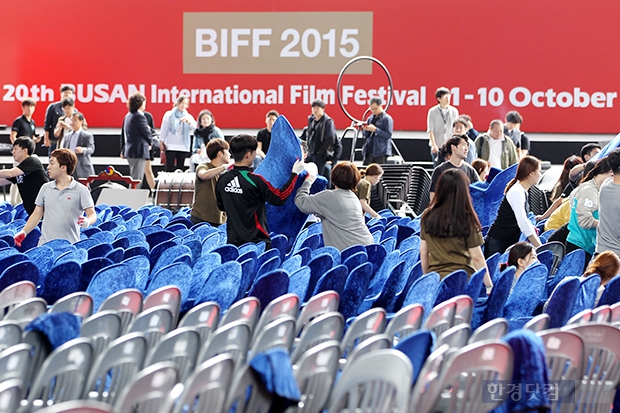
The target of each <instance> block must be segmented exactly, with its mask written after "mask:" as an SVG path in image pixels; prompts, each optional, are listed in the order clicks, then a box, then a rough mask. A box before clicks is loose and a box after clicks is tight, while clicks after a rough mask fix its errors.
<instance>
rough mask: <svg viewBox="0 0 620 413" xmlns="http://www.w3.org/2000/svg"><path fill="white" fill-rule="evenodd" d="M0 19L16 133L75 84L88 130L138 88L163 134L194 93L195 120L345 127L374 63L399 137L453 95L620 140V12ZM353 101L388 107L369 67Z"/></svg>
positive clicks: (19, 13)
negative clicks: (28, 104)
mask: <svg viewBox="0 0 620 413" xmlns="http://www.w3.org/2000/svg"><path fill="white" fill-rule="evenodd" d="M1 10H2V11H3V16H5V21H4V24H3V34H2V37H1V39H0V54H1V55H2V56H3V57H4V59H3V64H2V70H1V71H0V85H1V86H2V91H0V93H2V99H1V100H0V115H1V117H0V122H1V123H6V124H11V122H12V121H13V119H15V118H16V117H17V116H19V115H20V114H21V110H20V105H19V101H20V100H21V99H23V98H25V97H28V96H29V97H33V98H35V99H36V100H37V101H38V102H39V105H38V106H37V109H36V112H35V115H34V118H35V121H36V122H37V125H40V126H42V125H43V117H44V113H45V108H46V107H47V105H48V104H49V103H50V102H53V101H57V100H58V98H59V87H60V85H61V84H64V83H70V84H73V85H75V87H76V89H77V90H76V92H77V93H76V95H77V104H76V107H77V108H78V109H79V110H80V111H81V112H83V113H84V115H85V116H86V118H87V120H88V123H89V124H90V125H91V126H97V127H120V124H121V122H122V119H123V116H124V114H125V113H126V111H127V109H126V104H125V102H126V99H127V96H128V95H129V94H131V93H132V92H133V91H135V90H141V91H143V92H144V93H145V95H146V97H147V101H148V104H147V110H148V111H150V112H151V113H153V115H154V117H155V119H156V126H159V123H160V119H161V116H162V115H163V113H164V112H165V111H166V110H168V109H169V108H170V107H171V106H172V102H173V101H174V99H175V98H176V97H177V96H178V95H179V94H181V93H182V94H187V95H189V96H190V98H191V103H190V108H189V110H190V112H191V113H192V114H194V115H195V116H196V115H197V114H198V112H199V111H200V110H202V109H205V108H208V109H210V110H211V111H212V112H213V114H214V117H215V119H216V123H217V125H218V126H220V127H221V128H223V129H226V128H256V129H258V128H261V127H263V126H264V119H265V114H266V113H267V111H268V110H270V109H276V110H278V111H279V112H280V113H282V114H284V115H286V116H287V117H288V119H289V120H290V122H291V124H292V125H293V126H294V127H295V128H302V127H303V126H304V124H305V122H306V119H307V116H308V115H309V114H310V103H311V102H312V100H313V99H315V98H317V97H320V98H323V99H324V100H325V101H326V102H327V105H328V106H327V108H326V111H327V113H328V114H329V115H330V116H332V117H333V118H334V119H335V121H336V126H337V127H338V128H340V129H342V128H344V127H346V126H348V125H349V124H350V120H349V119H348V118H347V117H346V116H345V115H344V114H343V112H342V110H341V109H340V107H339V106H338V99H337V96H338V90H337V85H336V82H337V79H338V73H339V71H340V69H341V68H342V67H343V65H344V64H345V63H346V62H347V61H349V60H350V59H351V58H352V57H355V56H359V55H372V56H374V57H376V58H378V59H379V60H381V61H382V62H383V63H384V64H385V65H386V67H387V68H388V70H389V72H390V73H391V76H392V79H393V87H394V90H393V95H392V98H393V99H392V104H391V107H390V109H389V112H390V114H391V115H392V117H393V118H394V124H395V129H398V130H424V129H426V114H427V111H428V109H429V108H430V107H431V106H433V105H434V104H435V98H434V93H435V90H436V89H437V88H438V87H440V86H446V87H448V88H450V89H452V90H453V104H454V105H455V106H457V108H458V109H459V112H460V113H467V114H469V115H470V116H471V117H472V118H473V121H474V124H475V126H476V128H477V129H479V130H485V129H486V128H487V126H488V124H489V122H490V121H491V120H492V119H496V118H501V119H503V118H504V116H505V114H506V112H508V111H509V110H514V109H516V110H518V111H519V112H520V113H521V115H522V116H523V118H524V122H523V130H526V131H529V132H551V133H553V132H560V133H562V132H571V133H617V132H618V129H619V127H618V126H617V123H618V122H617V119H618V118H619V116H618V110H617V107H618V105H619V102H618V90H619V89H620V77H618V76H617V75H616V74H615V73H614V72H615V69H616V68H617V66H618V57H617V54H616V53H615V52H614V50H613V42H614V41H615V39H617V38H618V37H619V36H618V35H619V34H620V30H619V29H618V25H617V22H616V21H615V20H616V17H617V16H619V15H620V2H617V1H615V0H601V1H599V2H594V3H592V2H570V3H566V4H563V5H562V6H561V7H560V6H559V5H558V3H557V2H545V1H540V0H523V1H520V2H517V3H515V2H512V3H510V2H505V1H497V0H463V1H458V2H457V1H449V0H434V1H430V0H420V1H403V0H398V1H397V0H384V1H381V2H377V1H368V0H356V1H337V2H334V1H327V0H315V1H313V2H299V1H290V0H270V1H262V0H260V1H254V2H247V1H245V0H243V1H242V0H229V1H225V2H215V1H209V2H205V1H204V0H201V1H198V0H191V1H190V0H184V1H174V2H173V1H161V0H160V1H153V0H148V1H146V0H134V1H131V2H127V1H121V0H107V1H105V2H94V1H93V2H81V3H75V2H70V1H67V0H47V1H45V2H25V3H24V2H8V1H7V2H3V4H2V8H1ZM340 94H341V96H342V100H343V103H344V104H345V106H346V109H347V110H348V111H349V112H350V113H351V114H352V115H353V116H354V117H356V118H361V117H362V114H363V113H364V110H365V109H366V108H367V100H368V98H369V97H370V96H372V95H379V96H383V97H384V98H387V97H389V95H390V93H389V91H388V82H387V79H386V76H385V74H384V73H383V71H382V70H381V68H380V67H379V66H378V65H376V64H371V63H368V62H363V63H355V64H353V65H351V67H350V69H349V70H347V71H346V73H345V74H344V76H343V78H342V83H341V88H340Z"/></svg>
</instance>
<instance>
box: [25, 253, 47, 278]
mask: <svg viewBox="0 0 620 413" xmlns="http://www.w3.org/2000/svg"><path fill="white" fill-rule="evenodd" d="M26 255H27V256H28V258H29V259H30V260H31V261H32V262H33V263H34V264H35V265H36V266H37V268H39V273H40V274H41V275H42V276H43V277H44V276H45V275H47V273H48V272H49V270H50V268H52V262H53V260H54V256H53V252H52V249H51V248H49V247H45V246H40V247H34V248H31V249H29V250H28V251H26Z"/></svg>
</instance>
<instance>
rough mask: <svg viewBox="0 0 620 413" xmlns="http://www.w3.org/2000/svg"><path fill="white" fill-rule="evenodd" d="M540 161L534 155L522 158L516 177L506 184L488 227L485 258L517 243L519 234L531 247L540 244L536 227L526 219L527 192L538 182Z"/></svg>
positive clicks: (527, 206) (527, 209)
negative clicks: (501, 198) (491, 223)
mask: <svg viewBox="0 0 620 413" xmlns="http://www.w3.org/2000/svg"><path fill="white" fill-rule="evenodd" d="M540 175H541V174H540V161H539V160H538V159H536V158H534V157H533V156H526V157H525V158H523V159H521V161H520V162H519V166H518V167H517V176H516V177H515V178H514V179H513V180H512V181H510V182H509V183H508V185H507V186H506V191H505V192H504V193H505V195H504V199H503V200H502V203H501V204H500V206H499V211H498V212H497V218H495V221H494V222H493V225H491V228H490V229H489V232H488V234H487V239H486V241H485V243H484V255H485V257H487V258H488V257H490V256H491V255H493V254H495V253H496V252H499V253H500V254H502V253H503V252H504V251H506V249H507V248H508V247H509V246H511V245H512V244H515V243H517V242H519V238H520V237H521V233H523V235H525V236H526V237H527V239H528V240H529V241H530V242H531V243H532V245H534V247H539V246H540V245H541V242H540V239H539V238H538V235H537V234H536V228H535V227H534V225H533V224H532V222H531V221H530V220H529V219H528V217H527V213H528V212H529V204H528V199H527V191H528V190H529V189H530V187H531V186H532V185H536V184H537V183H538V181H539V180H540Z"/></svg>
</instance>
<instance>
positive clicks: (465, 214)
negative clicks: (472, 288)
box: [420, 169, 493, 288]
mask: <svg viewBox="0 0 620 413" xmlns="http://www.w3.org/2000/svg"><path fill="white" fill-rule="evenodd" d="M481 231H482V226H481V225H480V221H479V220H478V216H477V215H476V212H475V211H474V208H473V206H472V204H471V197H470V195H469V182H468V178H467V175H465V173H464V172H463V171H461V170H459V169H448V170H447V171H445V172H444V173H443V174H441V177H440V178H439V182H438V183H437V191H436V192H435V197H434V198H433V200H432V201H431V204H430V205H429V207H428V208H427V209H426V210H425V211H424V213H423V214H422V218H421V220H420V238H421V239H422V241H421V243H420V261H422V271H423V272H424V274H426V273H428V272H430V271H435V272H437V273H439V275H440V276H441V277H442V278H443V277H445V276H446V275H448V274H450V273H451V272H453V271H456V270H461V269H463V270H465V271H466V272H467V275H469V276H471V275H472V274H473V273H474V272H475V271H477V270H479V269H480V268H486V266H487V264H486V261H485V260H484V255H483V254H482V248H481V246H482V244H483V242H484V240H483V238H482V232H481ZM484 284H485V286H486V287H487V288H491V287H492V286H493V282H492V281H491V277H490V276H489V271H488V270H487V271H486V273H485V276H484Z"/></svg>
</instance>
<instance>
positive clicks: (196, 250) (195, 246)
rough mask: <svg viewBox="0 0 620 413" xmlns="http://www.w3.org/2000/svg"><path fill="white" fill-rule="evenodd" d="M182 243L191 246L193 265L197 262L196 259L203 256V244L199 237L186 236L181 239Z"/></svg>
mask: <svg viewBox="0 0 620 413" xmlns="http://www.w3.org/2000/svg"><path fill="white" fill-rule="evenodd" d="M192 236H193V235H192ZM181 245H185V246H186V247H187V248H189V250H190V252H191V254H192V266H193V265H194V264H195V263H196V261H198V258H200V257H201V256H202V244H201V243H200V241H198V240H197V239H191V238H187V237H185V238H183V240H181Z"/></svg>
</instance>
